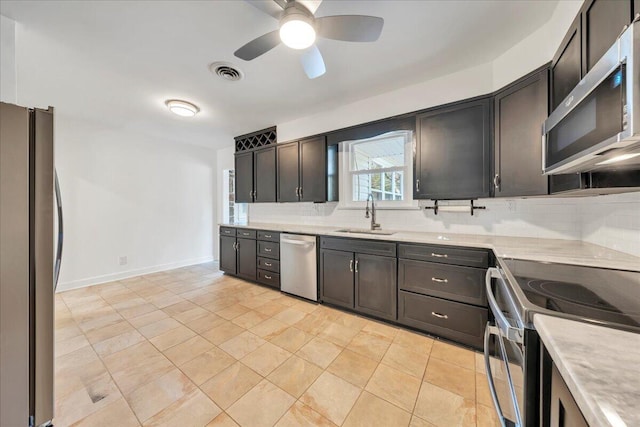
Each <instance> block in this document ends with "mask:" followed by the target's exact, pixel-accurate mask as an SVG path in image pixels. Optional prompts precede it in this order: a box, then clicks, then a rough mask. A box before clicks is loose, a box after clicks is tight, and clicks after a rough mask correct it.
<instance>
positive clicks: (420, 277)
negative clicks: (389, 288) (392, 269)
mask: <svg viewBox="0 0 640 427" xmlns="http://www.w3.org/2000/svg"><path fill="white" fill-rule="evenodd" d="M486 272H487V270H486V269H483V268H474V267H462V266H458V265H447V264H439V263H435V262H424V261H415V260H410V259H401V260H400V261H399V264H398V283H399V284H400V286H399V287H400V290H403V291H408V292H414V293H418V294H426V295H431V296H436V297H440V298H446V299H450V300H455V301H459V302H465V303H468V304H475V305H483V306H486V305H487V295H486V292H485V287H484V277H485V273H486Z"/></svg>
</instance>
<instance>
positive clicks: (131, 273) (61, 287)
mask: <svg viewBox="0 0 640 427" xmlns="http://www.w3.org/2000/svg"><path fill="white" fill-rule="evenodd" d="M211 261H214V259H213V257H211V256H207V257H200V258H191V259H186V260H182V261H177V262H170V263H167V264H158V265H154V266H151V267H143V268H137V269H135V270H128V271H120V272H118V273H110V274H104V275H102V276H94V277H88V278H86V279H80V280H73V281H71V282H64V283H59V284H58V288H57V289H56V292H64V291H68V290H70V289H77V288H84V287H86V286H93V285H99V284H101V283H107V282H113V281H115V280H122V279H128V278H129V277H135V276H141V275H143V274H149V273H156V272H158V271H165V270H173V269H174V268H180V267H186V266H188V265H194V264H202V263H204V262H211Z"/></svg>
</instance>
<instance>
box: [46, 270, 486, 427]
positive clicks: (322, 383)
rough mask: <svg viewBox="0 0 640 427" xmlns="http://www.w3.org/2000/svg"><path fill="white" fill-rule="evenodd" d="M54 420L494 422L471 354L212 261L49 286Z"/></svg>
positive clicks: (447, 425)
mask: <svg viewBox="0 0 640 427" xmlns="http://www.w3.org/2000/svg"><path fill="white" fill-rule="evenodd" d="M55 327H56V349H55V353H56V361H55V362H56V371H55V374H56V375H55V381H56V382H55V398H56V404H55V411H56V412H55V413H56V417H55V420H54V421H55V425H56V426H58V427H62V426H80V425H83V426H110V427H111V426H119V427H127V426H139V425H145V426H146V425H154V426H155V425H165V426H179V427H188V426H237V425H240V426H274V425H276V426H311V425H320V426H334V425H342V426H367V427H370V426H384V427H387V426H414V427H417V426H443V427H451V426H476V425H477V426H489V425H497V422H496V419H495V415H494V410H493V408H492V407H491V399H490V396H489V391H488V388H487V385H486V377H485V373H484V371H483V370H482V367H481V366H482V365H481V363H480V362H481V359H480V355H479V354H476V353H473V352H471V351H469V350H466V349H463V348H460V347H456V346H453V345H450V344H447V343H444V342H441V341H434V340H433V339H431V338H429V337H426V336H422V335H419V334H416V333H413V332H409V331H407V330H403V329H400V328H396V327H392V326H389V325H386V324H383V323H378V322H374V321H372V320H369V319H366V318H363V317H359V316H356V315H353V314H349V313H345V312H342V311H339V310H335V309H332V308H329V307H326V306H323V305H317V304H312V303H308V302H304V301H301V300H299V299H296V298H293V297H289V296H287V295H284V294H282V293H280V292H277V291H274V290H271V289H268V288H265V287H262V286H258V285H255V284H252V283H249V282H245V281H243V280H239V279H236V278H232V277H228V276H224V275H222V274H221V273H220V272H219V271H218V270H217V269H216V267H215V266H214V265H213V264H202V265H197V266H191V267H185V268H181V269H176V270H172V271H166V272H160V273H154V274H149V275H146V276H141V277H135V278H131V279H126V280H121V281H117V282H112V283H107V284H103V285H98V286H93V287H89V288H83V289H78V290H72V291H67V292H63V293H60V294H57V296H56V325H55Z"/></svg>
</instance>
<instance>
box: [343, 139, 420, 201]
mask: <svg viewBox="0 0 640 427" xmlns="http://www.w3.org/2000/svg"><path fill="white" fill-rule="evenodd" d="M398 136H404V140H405V141H404V167H402V168H397V167H392V168H384V169H371V170H369V171H359V172H352V171H351V170H350V169H351V168H350V162H351V155H350V153H351V150H352V146H353V145H354V144H357V143H362V142H372V141H376V140H384V139H388V138H392V137H398ZM414 139H415V138H414V132H413V131H410V130H401V131H393V132H387V133H384V134H382V135H377V136H374V137H372V138H367V139H358V140H354V141H343V142H341V143H340V148H339V162H340V173H341V176H340V188H339V196H340V202H339V203H338V208H339V209H364V207H365V206H366V202H365V201H354V200H353V177H354V176H355V175H359V174H363V173H384V172H394V171H402V172H403V187H404V188H403V191H402V200H376V207H377V208H380V209H417V208H418V202H417V201H415V200H413V186H412V183H413V151H414V145H415V143H414ZM383 176H384V175H383ZM383 188H384V187H383Z"/></svg>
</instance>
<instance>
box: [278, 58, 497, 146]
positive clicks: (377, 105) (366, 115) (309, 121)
mask: <svg viewBox="0 0 640 427" xmlns="http://www.w3.org/2000/svg"><path fill="white" fill-rule="evenodd" d="M491 71H492V68H491V64H484V65H479V66H477V67H473V68H469V69H466V70H460V71H458V72H456V73H453V74H449V75H447V76H443V77H439V78H436V79H433V80H429V81H425V82H422V83H419V84H416V85H411V86H407V87H404V88H401V89H397V90H394V91H391V92H386V93H383V94H381V95H376V96H372V97H370V98H366V99H363V100H360V101H357V102H353V103H350V104H345V105H343V106H341V107H338V108H334V109H332V110H328V111H324V112H322V113H319V114H315V115H312V116H308V117H303V118H300V119H297V120H293V121H290V122H286V123H280V124H278V141H279V142H282V141H290V140H292V139H295V138H301V137H305V136H310V135H314V134H318V133H322V132H327V131H331V130H336V129H341V128H344V127H347V126H353V125H357V124H360V123H366V122H370V121H373V120H378V119H383V118H385V117H390V116H394V115H399V114H404V113H408V112H410V111H416V110H420V109H423V108H428V107H432V106H436V105H441V104H445V103H447V102H453V101H457V100H460V99H464V98H469V97H472V96H477V95H484V94H487V93H490V92H492V91H493V88H492V74H491Z"/></svg>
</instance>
